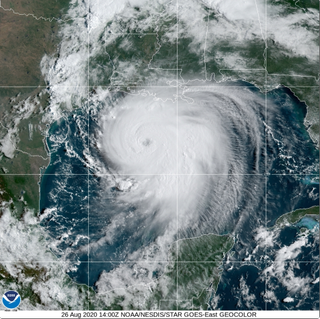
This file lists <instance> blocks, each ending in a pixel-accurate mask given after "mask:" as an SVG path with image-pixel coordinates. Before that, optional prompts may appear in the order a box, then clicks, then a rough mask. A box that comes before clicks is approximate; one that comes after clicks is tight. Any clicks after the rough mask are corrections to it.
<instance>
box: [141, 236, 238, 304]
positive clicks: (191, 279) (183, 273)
mask: <svg viewBox="0 0 320 319" xmlns="http://www.w3.org/2000/svg"><path fill="white" fill-rule="evenodd" d="M233 244H234V241H233V238H232V237H231V236H229V235H224V236H218V235H213V234H209V235H203V236H201V237H198V238H190V239H184V240H179V241H177V242H175V243H174V244H173V246H172V248H171V250H170V253H169V256H170V261H169V264H168V266H167V268H166V270H165V273H164V274H163V275H162V276H161V277H160V278H159V283H158V285H157V287H156V288H155V290H154V291H153V294H152V297H151V298H150V299H149V301H148V302H147V307H148V308H151V309H153V308H158V307H159V308H160V309H166V310H167V309H172V310H177V309H179V310H199V309H207V308H208V302H209V298H210V296H211V295H212V294H213V293H214V292H215V291H216V289H217V287H218V284H219V280H220V273H221V269H220V267H221V265H222V261H223V259H224V257H225V255H226V254H227V253H228V252H229V251H230V249H231V248H232V247H233Z"/></svg>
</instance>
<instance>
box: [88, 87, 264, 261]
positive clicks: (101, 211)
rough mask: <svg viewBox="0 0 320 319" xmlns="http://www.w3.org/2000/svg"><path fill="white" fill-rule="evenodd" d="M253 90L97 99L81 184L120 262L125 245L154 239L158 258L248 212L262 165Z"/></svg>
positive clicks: (259, 187) (259, 186)
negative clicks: (88, 177) (89, 181)
mask: <svg viewBox="0 0 320 319" xmlns="http://www.w3.org/2000/svg"><path fill="white" fill-rule="evenodd" d="M256 91H257V90H254V89H253V88H252V87H251V88H250V87H249V88H248V87H245V86H238V87H237V86H230V87H228V86H225V87H221V86H220V87H219V86H218V85H211V86H208V87H205V88H201V87H194V88H188V87H185V88H184V89H183V92H182V94H180V96H179V95H174V94H173V95H170V94H167V96H166V92H165V89H163V88H156V89H154V90H153V91H152V94H147V93H146V92H147V91H146V90H142V91H140V93H139V94H130V93H113V94H111V95H112V96H113V102H110V101H111V100H112V99H111V100H109V102H106V101H102V102H101V100H100V99H98V100H99V101H100V102H99V103H100V107H99V112H98V113H97V115H96V116H95V120H94V122H93V123H94V124H92V136H91V140H92V141H95V143H94V145H92V155H93V158H94V159H92V160H91V161H90V162H94V163H95V164H94V165H93V166H94V168H93V173H94V175H95V178H94V179H93V185H91V186H90V187H91V188H92V189H97V191H98V193H99V195H98V196H97V197H95V201H94V202H93V203H92V204H90V216H91V219H94V218H97V219H100V218H101V219H102V218H104V219H105V220H108V225H106V226H105V228H104V231H103V232H104V233H105V241H106V242H108V247H107V250H109V249H110V246H113V245H114V246H115V247H118V248H119V243H121V244H120V247H121V249H118V250H117V251H118V253H116V255H117V258H120V256H124V255H127V254H129V255H130V253H134V251H135V249H134V246H135V245H134V244H133V242H142V243H143V246H148V245H149V244H151V243H153V244H154V243H157V245H159V247H162V248H161V249H160V248H159V249H160V251H162V250H164V251H162V253H163V254H164V255H165V253H167V249H166V248H164V247H167V246H168V245H170V244H172V242H173V241H174V240H177V239H179V238H188V237H193V236H199V235H201V234H204V233H212V232H215V233H223V232H226V231H228V232H232V231H233V229H234V228H235V227H236V226H237V223H238V222H239V221H241V220H242V219H241V218H242V215H243V214H245V215H247V214H249V213H250V211H252V210H253V209H255V207H256V205H257V203H258V202H259V198H260V197H261V194H262V193H263V183H262V182H261V178H262V175H263V172H264V169H265V163H264V157H263V152H264V145H265V141H264V138H265V135H264V124H263V118H264V113H265V107H264V100H263V98H262V95H261V94H260V95H259V93H258V92H256ZM102 105H103V106H102ZM88 162H89V161H88ZM97 198H99V200H97ZM110 205H112V206H113V208H112V209H109V208H107V207H109V206H110ZM246 206H248V208H245V207H246ZM96 207H99V208H98V209H96ZM98 216H99V217H98ZM120 228H121V231H119V229H120ZM124 238H126V239H124ZM92 248H93V251H92V253H93V252H94V251H95V249H96V248H97V247H96V245H95V244H92ZM100 253H101V252H100ZM138 255H139V254H138ZM112 256H114V255H112ZM134 256H137V252H135V253H134ZM112 258H113V257H112ZM126 258H128V256H127V257H126Z"/></svg>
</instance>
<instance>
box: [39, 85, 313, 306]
mask: <svg viewBox="0 0 320 319" xmlns="http://www.w3.org/2000/svg"><path fill="white" fill-rule="evenodd" d="M239 85H241V86H243V87H246V88H247V89H248V90H250V92H252V93H253V94H256V95H257V96H259V97H263V95H262V94H261V93H260V92H259V91H258V90H257V89H256V88H255V87H253V86H252V85H250V84H248V83H245V82H239ZM119 95H121V92H119V93H117V94H115V95H114V96H113V97H111V98H110V100H109V101H108V103H113V102H114V101H115V100H117V99H118V98H119ZM112 99H114V101H113V100H112ZM271 104H272V105H276V108H272V107H270V108H269V107H268V105H271ZM101 108H103V106H101ZM88 110H90V111H88ZM99 111H100V110H99V106H98V107H95V108H93V107H91V106H90V105H89V106H88V107H86V108H83V109H79V110H77V111H76V112H74V113H73V114H71V115H70V114H68V115H66V116H65V118H63V119H61V120H59V121H58V122H56V123H54V124H53V125H52V126H51V128H50V131H49V136H48V139H47V144H48V148H49V150H50V154H51V155H50V156H51V161H50V165H49V166H48V167H47V168H46V170H45V172H44V175H43V176H42V179H41V199H40V207H41V209H40V216H41V218H42V221H41V225H42V226H43V227H44V228H45V229H46V231H47V233H48V243H49V245H50V247H51V249H52V251H53V252H54V253H55V254H56V255H57V256H59V257H60V258H62V259H66V260H68V261H69V262H70V263H71V264H72V266H73V267H72V269H70V272H69V275H70V276H71V278H73V279H74V280H75V281H76V282H79V283H85V284H89V285H90V286H93V287H94V285H95V282H96V281H97V280H98V279H99V276H100V274H101V272H102V271H103V270H105V271H107V272H109V271H111V270H112V269H114V268H116V267H117V266H118V265H119V264H121V263H122V262H125V261H128V258H129V257H128V256H132V253H133V252H136V251H138V250H139V249H140V248H141V247H144V246H148V245H150V244H152V243H153V242H154V241H155V240H156V239H157V238H158V237H159V236H161V235H163V229H164V228H162V227H161V225H159V227H157V225H155V226H153V227H151V228H148V230H147V231H146V230H145V225H149V224H151V223H152V219H153V216H144V215H141V214H135V210H136V209H137V208H136V207H135V206H134V205H123V204H122V203H121V202H119V201H118V198H119V189H118V188H117V187H114V186H113V187H111V186H110V183H108V178H106V177H104V176H99V175H98V174H96V173H95V170H94V168H93V167H94V165H92V162H91V161H90V159H91V158H94V159H96V160H97V162H99V163H101V162H102V163H103V162H104V159H103V156H102V155H101V154H100V153H99V151H98V149H96V148H95V146H94V145H95V134H96V131H97V130H98V127H97V125H98V124H97V121H96V117H97V116H99V115H97V114H99ZM257 112H258V108H257ZM305 115H306V106H305V104H304V103H301V102H300V101H299V100H298V99H297V98H296V97H295V96H294V95H293V94H292V93H291V92H290V90H288V89H286V88H279V89H276V90H273V91H271V92H270V93H268V95H267V108H266V109H265V110H264V112H261V114H259V118H260V119H261V126H260V128H261V132H260V134H261V135H262V136H263V137H264V143H263V144H261V145H260V147H261V150H260V151H259V152H258V151H254V152H252V151H250V152H249V153H248V163H250V161H252V163H251V164H249V165H248V176H246V177H245V178H244V183H245V184H246V186H247V187H248V189H249V192H250V186H252V187H255V188H259V189H261V191H260V192H258V194H260V195H259V198H255V200H254V201H252V200H251V198H250V196H243V197H241V200H240V201H239V205H238V206H237V207H236V208H235V211H234V212H233V218H232V220H230V222H229V223H226V224H225V226H224V227H222V228H220V230H219V231H220V233H221V234H226V233H232V234H233V235H234V236H235V239H236V242H235V245H234V247H233V249H232V255H231V256H230V257H228V260H226V261H225V262H224V265H223V270H222V276H221V281H220V284H219V287H218V290H217V293H216V295H215V296H218V299H217V298H215V296H212V298H211V300H212V302H211V305H210V307H211V308H220V309H250V307H251V306H254V307H256V308H257V309H266V308H268V307H271V308H274V309H278V308H280V309H284V308H285V307H291V304H288V303H282V302H279V303H276V302H275V301H273V299H272V298H269V299H268V298H267V297H266V291H269V290H270V291H273V292H274V294H275V295H276V296H277V297H278V299H279V300H281V299H284V298H285V297H284V295H285V291H287V288H286V286H285V284H283V283H281V282H280V281H279V279H278V277H279V276H278V273H277V271H276V270H275V271H274V274H273V273H270V274H269V275H266V274H264V272H263V271H264V269H265V268H266V267H269V266H270V265H271V264H272V263H273V262H274V261H275V259H276V258H277V251H279V250H280V249H282V248H283V247H284V246H290V245H292V244H293V243H294V242H296V241H298V240H299V238H300V236H301V235H300V232H299V229H300V228H301V227H302V226H304V227H308V228H309V229H310V230H312V229H314V227H316V226H315V225H314V224H312V223H311V222H310V221H309V220H308V219H303V220H302V221H301V222H300V223H299V224H297V225H293V226H292V227H286V228H284V229H282V230H281V231H280V233H279V234H277V236H276V237H275V238H276V240H275V244H274V246H272V247H266V248H261V247H260V248H257V249H255V248H256V247H257V241H256V240H255V238H254V236H253V234H255V233H256V232H257V229H259V228H261V227H263V228H265V229H269V228H268V227H272V226H273V225H274V222H275V220H276V219H277V218H278V217H279V216H281V215H282V214H284V213H287V212H290V211H292V210H294V209H297V208H307V207H311V206H314V205H318V203H319V183H318V178H317V176H318V157H319V153H318V151H317V150H316V148H315V146H314V144H313V143H312V141H311V140H310V137H309V135H308V133H307V131H306V128H305V126H304V124H303V120H304V117H305ZM88 132H89V134H88ZM242 133H243V132H242ZM244 135H245V134H244ZM239 136H241V134H240V135H239ZM240 142H241V141H240ZM244 143H250V140H249V139H246V140H244ZM249 146H250V144H248V147H249ZM265 149H266V150H267V153H265V152H264V150H265ZM251 152H252V154H253V156H259V157H258V158H254V159H253V160H252V157H250V156H251ZM257 154H259V155H257ZM250 158H251V159H250ZM257 162H258V166H259V172H260V173H259V174H254V173H253V172H255V171H254V163H257ZM230 178H231V177H230ZM240 191H241V190H240ZM207 209H208V210H209V209H210V208H209V207H208V208H207ZM221 209H222V208H221ZM248 212H250V214H248ZM156 213H157V212H156V211H155V212H154V214H156ZM315 223H316V222H315ZM111 226H112V228H111ZM197 227H198V229H200V227H202V228H201V231H204V232H205V233H208V232H210V230H211V232H212V231H213V232H214V231H215V229H214V226H213V225H210V222H208V220H207V219H203V220H200V221H199V222H198V224H197ZM110 229H113V230H114V231H113V233H112V234H111V233H108V230H110ZM186 233H187V232H186ZM316 236H317V234H316V232H312V231H311V232H310V233H309V234H308V235H307V240H306V242H307V243H308V245H307V246H306V247H302V248H301V252H300V253H299V254H298V256H297V257H295V258H296V259H295V260H299V261H301V262H304V261H305V262H308V261H311V263H310V265H309V266H307V263H304V264H301V266H300V267H299V269H298V268H296V267H293V266H292V267H293V269H294V271H296V273H297V276H300V275H302V274H308V271H309V270H310V269H311V268H312V267H313V268H312V271H313V273H317V271H318V270H316V269H318V268H317V267H316V266H315V259H316V258H317V256H318V252H319V243H318V241H317V240H316ZM248 255H250V258H249V259H248ZM286 262H288V261H286ZM288 267H289V266H288ZM308 267H309V268H308ZM310 267H311V268H310ZM299 271H300V273H299ZM266 282H268V285H267V284H266ZM208 284H209V283H208ZM240 285H242V286H243V287H248V294H249V296H250V295H252V296H251V299H250V298H249V299H248V298H247V297H246V296H240V295H239V287H240ZM317 285H319V284H314V285H311V284H310V289H309V290H310V296H309V297H308V298H309V299H310V300H309V299H308V300H307V299H306V301H305V303H302V304H301V305H298V303H293V305H294V307H298V308H299V309H306V308H308V307H317V305H316V304H315V301H314V300H317V299H318V296H319V290H316V287H317ZM318 287H319V286H318ZM245 291H247V290H245ZM311 292H312V294H311ZM297 294H298V292H297V293H296V295H294V296H297ZM253 296H254V298H255V301H254V302H253V303H252V302H251V301H250V300H253V299H254V298H253ZM312 296H314V297H312ZM246 298H247V299H248V300H249V301H248V300H247V299H246ZM231 301H232V302H231ZM250 302H251V303H250Z"/></svg>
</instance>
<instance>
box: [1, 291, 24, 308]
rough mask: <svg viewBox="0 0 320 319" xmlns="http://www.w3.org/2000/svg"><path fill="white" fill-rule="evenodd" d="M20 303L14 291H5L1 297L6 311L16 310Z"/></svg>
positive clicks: (18, 296)
mask: <svg viewBox="0 0 320 319" xmlns="http://www.w3.org/2000/svg"><path fill="white" fill-rule="evenodd" d="M20 302H21V298H20V295H19V294H18V293H17V292H16V291H14V290H9V291H7V292H6V293H5V294H4V295H3V297H2V303H3V305H4V306H5V307H6V308H8V309H15V308H17V307H18V306H19V305H20Z"/></svg>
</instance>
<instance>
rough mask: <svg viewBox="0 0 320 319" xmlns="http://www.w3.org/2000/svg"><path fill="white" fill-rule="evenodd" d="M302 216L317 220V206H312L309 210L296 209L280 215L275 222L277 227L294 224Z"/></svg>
mask: <svg viewBox="0 0 320 319" xmlns="http://www.w3.org/2000/svg"><path fill="white" fill-rule="evenodd" d="M304 216H311V217H313V218H317V219H319V206H313V207H310V208H304V209H297V210H294V211H292V212H289V213H287V214H284V215H282V216H281V217H279V218H278V219H277V221H276V224H275V225H277V226H280V227H281V226H284V225H286V224H288V223H289V224H295V223H297V222H298V221H299V220H300V219H301V218H303V217H304Z"/></svg>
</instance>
